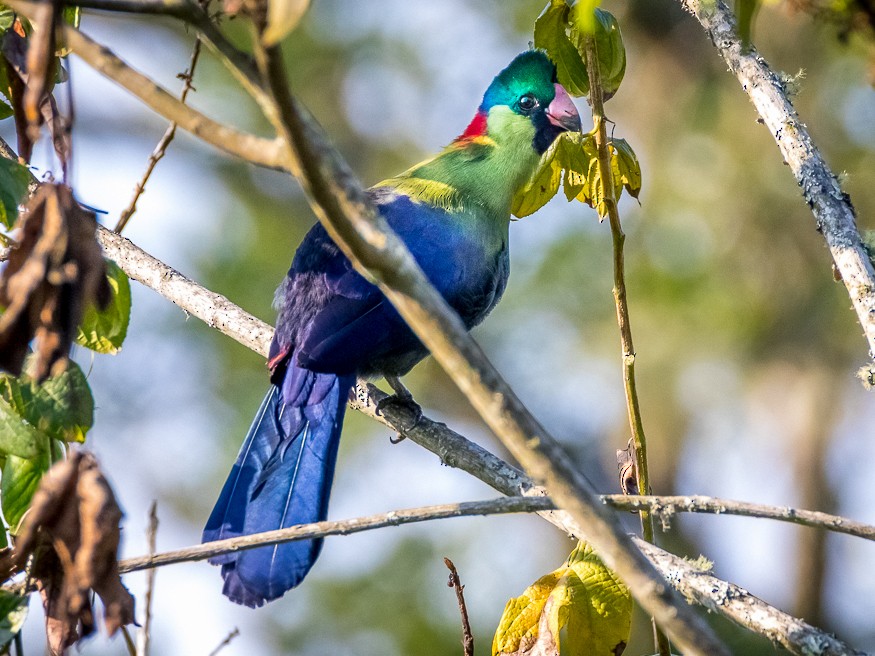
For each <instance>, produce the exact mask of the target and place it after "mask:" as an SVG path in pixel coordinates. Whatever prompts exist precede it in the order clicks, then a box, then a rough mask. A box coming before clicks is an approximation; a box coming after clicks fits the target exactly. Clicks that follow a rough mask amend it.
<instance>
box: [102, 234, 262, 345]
mask: <svg viewBox="0 0 875 656" xmlns="http://www.w3.org/2000/svg"><path fill="white" fill-rule="evenodd" d="M97 239H98V241H99V242H100V245H101V246H102V247H103V251H104V253H105V254H106V256H107V257H108V258H110V259H111V260H113V261H114V262H115V263H116V264H118V265H119V267H121V269H122V271H124V272H125V273H126V274H127V275H128V276H129V277H130V278H133V279H134V280H137V281H139V282H141V283H143V284H144V285H146V286H147V287H150V288H152V289H154V290H155V291H156V292H158V293H159V294H161V295H162V296H163V297H164V298H167V299H168V300H171V301H173V302H174V303H176V304H177V305H178V306H180V307H181V308H182V309H183V310H185V311H186V312H188V313H189V314H192V315H194V316H196V317H197V318H198V319H200V320H201V321H203V322H204V323H206V324H207V325H208V326H210V327H211V328H215V329H216V330H218V331H220V332H222V333H224V334H226V335H229V336H230V337H233V338H234V339H235V340H236V341H238V342H240V343H241V344H243V345H244V346H246V347H247V348H250V349H252V350H253V351H255V352H256V353H260V354H262V355H263V356H265V357H267V351H268V347H269V346H270V340H271V338H272V337H273V328H271V327H270V326H269V325H268V324H266V323H265V322H263V321H260V320H259V319H257V318H255V317H253V316H252V315H251V314H249V313H248V312H245V311H244V310H242V309H241V308H239V307H238V306H236V305H234V304H233V303H232V302H231V301H229V300H228V299H227V298H225V297H224V296H222V295H221V294H216V293H215V292H211V291H210V290H208V289H205V288H204V287H201V286H200V285H198V284H197V283H194V282H192V281H191V280H189V279H188V278H186V277H185V276H184V275H182V274H181V273H179V271H177V270H176V269H172V268H170V267H169V266H167V265H166V264H164V263H163V262H160V261H159V260H157V259H155V258H154V257H152V256H151V255H149V254H148V253H146V252H145V251H144V250H142V249H140V248H138V247H136V246H134V244H132V243H131V242H130V241H129V240H128V239H125V238H124V237H122V236H121V235H117V234H116V233H114V232H112V231H111V230H107V229H106V228H104V227H103V226H98V229H97Z"/></svg>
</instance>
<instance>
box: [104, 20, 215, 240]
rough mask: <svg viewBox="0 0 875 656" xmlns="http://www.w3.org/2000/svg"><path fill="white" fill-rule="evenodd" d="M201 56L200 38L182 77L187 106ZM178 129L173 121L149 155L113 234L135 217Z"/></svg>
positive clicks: (181, 97) (181, 98)
mask: <svg viewBox="0 0 875 656" xmlns="http://www.w3.org/2000/svg"><path fill="white" fill-rule="evenodd" d="M200 54H201V40H200V37H198V38H197V39H195V42H194V48H193V49H192V51H191V60H190V61H189V63H188V68H187V69H186V71H185V73H182V74H181V75H180V77H181V78H182V79H183V81H184V83H183V85H182V92H181V93H180V94H179V102H181V103H183V104H185V99H186V98H187V97H188V92H189V91H191V89H192V88H193V84H192V82H193V80H194V69H195V67H196V66H197V62H198V59H199V58H200ZM176 127H177V123H176V122H175V121H171V122H170V125H168V126H167V130H166V131H165V132H164V136H162V137H161V140H160V141H159V142H158V144H157V145H156V146H155V149H154V150H153V151H152V154H151V155H149V162H148V163H147V164H146V172H145V173H144V174H143V178H142V179H141V180H140V182H138V183H137V187H136V189H134V197H133V198H131V202H130V203H129V204H128V206H127V208H125V210H124V211H123V212H122V213H121V216H119V220H118V223H117V224H116V226H115V229H114V231H113V232H117V233H119V234H121V232H122V230H124V229H125V226H127V225H128V221H130V220H131V217H132V216H133V215H134V212H136V211H137V201H138V200H139V199H140V196H141V195H142V193H143V192H144V191H145V189H146V183H147V182H148V181H149V178H150V177H151V175H152V171H154V170H155V166H156V165H157V164H158V162H159V161H160V160H161V159H162V158H163V157H164V155H165V153H166V152H167V147H168V146H169V145H170V142H171V141H173V138H174V137H175V136H176Z"/></svg>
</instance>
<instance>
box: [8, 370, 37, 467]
mask: <svg viewBox="0 0 875 656" xmlns="http://www.w3.org/2000/svg"><path fill="white" fill-rule="evenodd" d="M12 380H15V379H14V378H13V379H12ZM7 382H8V380H7V381H2V383H4V384H3V385H2V387H0V454H2V455H4V456H18V457H21V458H35V457H36V456H37V455H39V453H40V452H42V451H45V450H46V449H47V448H48V437H47V436H46V434H45V433H43V432H42V431H39V430H37V429H36V428H35V427H34V426H33V425H32V424H30V423H28V422H27V421H26V420H25V419H24V418H23V417H22V416H21V413H20V411H19V409H18V408H17V407H16V405H15V404H14V403H13V402H10V400H9V398H8V396H7V394H8V393H9V389H8V386H7V385H6V384H5V383H7Z"/></svg>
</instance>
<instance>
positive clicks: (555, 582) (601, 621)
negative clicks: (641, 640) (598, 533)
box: [492, 542, 632, 656]
mask: <svg viewBox="0 0 875 656" xmlns="http://www.w3.org/2000/svg"><path fill="white" fill-rule="evenodd" d="M631 621H632V596H631V595H630V594H629V590H628V589H627V588H626V586H625V585H624V584H623V582H622V581H620V579H619V578H617V575H616V574H614V573H613V572H612V571H611V570H609V569H608V568H607V567H606V566H605V564H604V563H603V562H602V561H601V559H600V558H599V557H598V556H597V555H596V554H595V552H593V550H592V547H590V546H589V545H588V544H587V543H585V542H581V543H579V544H578V546H577V549H575V550H574V551H573V552H572V553H571V555H570V556H569V557H568V561H567V562H566V563H565V565H564V566H562V567H560V568H559V569H557V570H556V571H555V572H552V573H550V574H547V575H546V576H543V577H541V578H540V579H538V580H537V581H535V583H533V584H532V585H531V586H529V587H528V588H527V589H526V590H525V592H523V594H522V595H520V596H519V597H516V598H515V599H511V600H510V601H508V602H507V605H506V606H505V608H504V614H503V615H502V616H501V620H500V621H499V624H498V629H497V630H496V632H495V638H494V639H493V642H492V654H493V656H499V655H501V656H522V655H523V654H531V653H538V654H556V655H557V656H558V654H559V653H560V645H559V638H560V631H561V630H562V629H563V628H564V629H565V634H564V635H563V643H564V648H563V649H562V651H561V653H562V654H563V656H617V655H618V654H621V653H622V652H623V650H624V649H625V647H626V643H627V642H628V640H629V630H630V627H631Z"/></svg>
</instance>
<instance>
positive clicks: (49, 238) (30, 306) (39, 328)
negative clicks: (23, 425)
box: [0, 183, 111, 381]
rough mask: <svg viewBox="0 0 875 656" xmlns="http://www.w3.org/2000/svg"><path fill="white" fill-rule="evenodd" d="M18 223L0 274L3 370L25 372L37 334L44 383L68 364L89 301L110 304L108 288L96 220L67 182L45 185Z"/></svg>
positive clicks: (39, 371) (37, 373)
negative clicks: (16, 239) (14, 242)
mask: <svg viewBox="0 0 875 656" xmlns="http://www.w3.org/2000/svg"><path fill="white" fill-rule="evenodd" d="M18 225H19V226H20V228H21V231H22V237H21V240H20V241H19V244H18V246H17V247H16V248H15V249H14V250H12V252H11V253H10V255H9V262H8V265H7V266H6V268H5V269H4V271H3V273H2V275H0V304H3V305H5V306H6V311H5V312H4V313H3V314H2V315H0V368H3V369H6V370H7V371H11V372H12V373H14V374H15V375H18V374H20V373H21V367H22V365H23V363H24V357H25V355H26V354H27V349H28V344H29V343H30V341H31V339H33V338H36V345H35V347H34V350H35V352H36V356H37V357H36V362H35V366H34V371H33V372H32V375H33V377H34V378H35V379H37V380H39V381H42V380H44V379H45V378H46V377H47V376H49V375H50V374H57V373H60V372H61V371H63V370H64V369H65V368H66V365H67V357H68V355H69V351H70V346H71V344H72V342H73V339H74V338H75V336H76V327H77V326H78V325H79V322H80V320H81V319H82V312H83V309H84V307H85V306H86V304H87V303H88V302H92V301H93V302H95V303H96V304H97V305H98V306H99V307H105V306H106V304H107V303H108V302H109V300H110V298H111V293H110V289H109V285H108V283H107V281H106V266H105V264H104V261H103V255H102V253H101V250H100V246H99V244H98V243H97V239H96V236H95V230H96V226H97V222H96V221H95V218H94V215H93V214H92V213H90V212H88V211H86V210H85V209H83V208H82V207H80V206H79V204H78V203H76V201H75V200H74V198H73V192H72V191H71V190H70V188H69V187H66V186H63V185H57V184H51V183H46V184H43V185H41V186H40V188H39V189H38V190H37V192H36V194H34V196H33V198H32V199H31V200H30V202H29V203H28V205H27V207H26V208H25V210H24V212H23V213H22V215H21V216H20V217H19V222H18Z"/></svg>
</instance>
